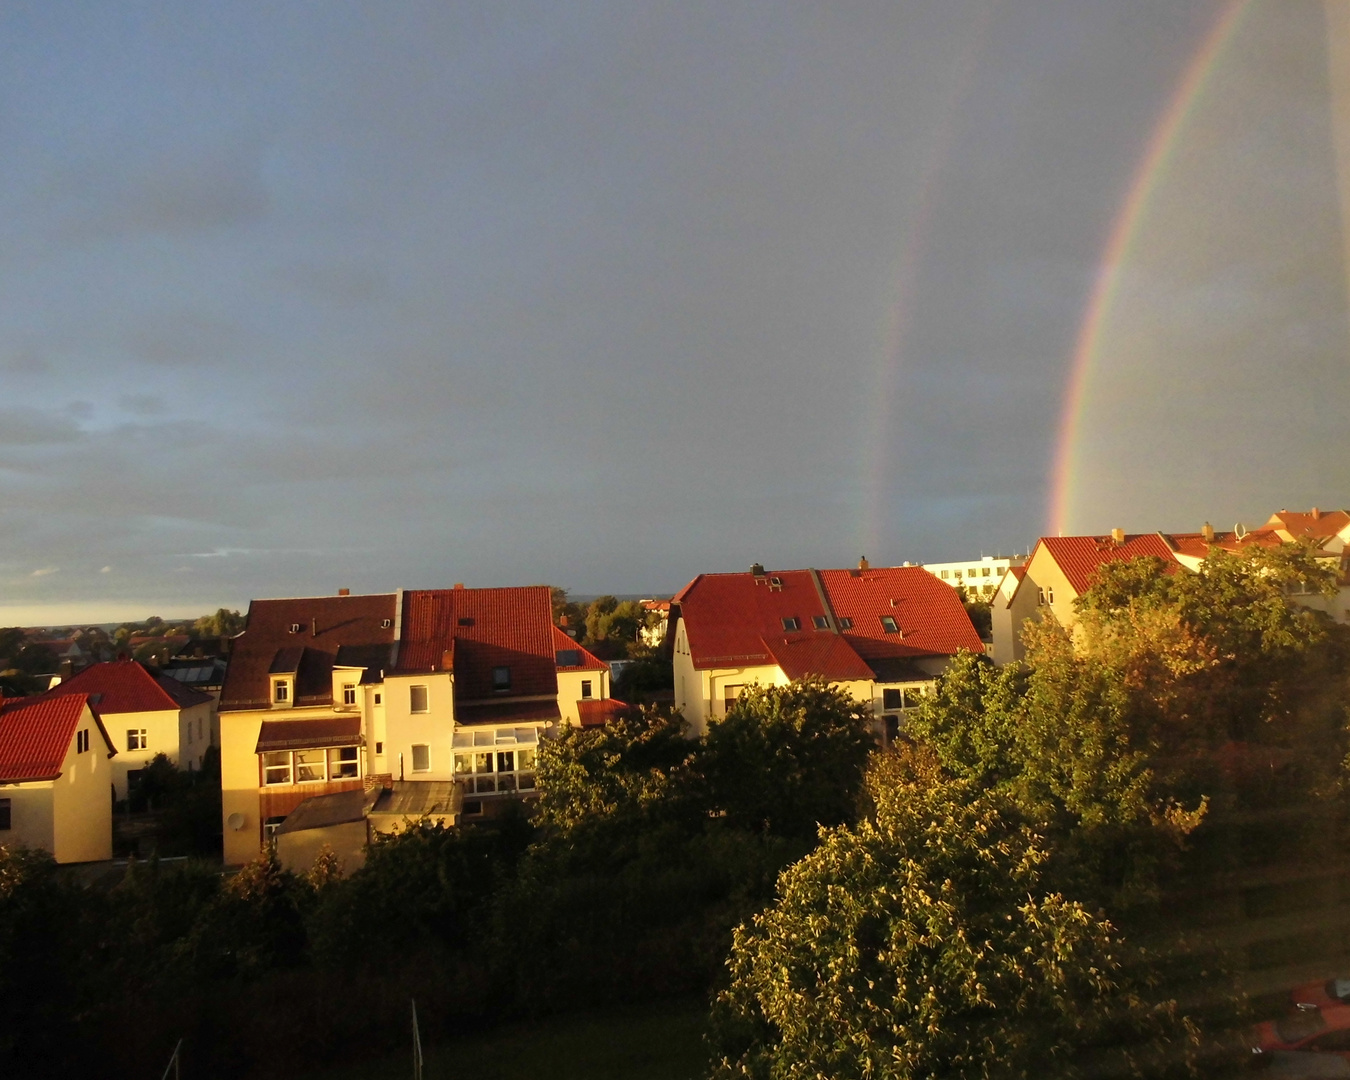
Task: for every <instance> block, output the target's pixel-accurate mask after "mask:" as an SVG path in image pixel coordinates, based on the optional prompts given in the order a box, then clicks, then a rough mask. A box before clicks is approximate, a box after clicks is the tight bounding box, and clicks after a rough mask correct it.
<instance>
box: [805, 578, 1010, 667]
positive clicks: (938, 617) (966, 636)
mask: <svg viewBox="0 0 1350 1080" xmlns="http://www.w3.org/2000/svg"><path fill="white" fill-rule="evenodd" d="M820 577H821V580H822V581H823V582H824V584H825V592H826V594H827V595H828V596H829V600H830V605H831V607H833V608H834V613H835V615H836V616H838V617H839V618H841V619H844V618H848V619H851V620H852V621H853V626H852V628H851V629H848V630H845V631H844V637H845V638H846V639H847V640H848V641H849V642H850V644H852V645H853V647H854V648H855V649H857V650H858V653H859V655H861V656H862V657H864V658H865V659H871V658H873V657H877V658H880V657H905V656H925V655H926V656H934V655H936V656H955V655H956V653H958V652H959V651H960V650H962V649H966V650H967V651H969V652H973V653H979V652H983V651H984V644H983V643H982V642H981V641H980V635H979V633H978V632H977V631H976V629H975V627H974V626H973V625H972V623H971V621H970V616H969V615H967V614H966V609H965V605H963V604H962V603H961V596H960V594H959V593H958V592H957V591H956V590H955V589H954V588H952V587H951V586H950V585H948V584H947V583H946V582H945V581H942V580H940V579H938V578H936V577H934V576H933V575H932V574H930V573H929V572H928V571H927V570H925V569H924V568H923V567H921V566H889V567H869V568H868V569H866V570H861V569H858V570H822V571H821V572H820ZM883 617H889V618H891V619H894V620H895V624H896V626H897V627H898V632H895V633H892V632H889V631H888V630H887V628H886V625H885V624H884V623H883V622H882V619H883Z"/></svg>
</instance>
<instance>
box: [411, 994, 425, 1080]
mask: <svg viewBox="0 0 1350 1080" xmlns="http://www.w3.org/2000/svg"><path fill="white" fill-rule="evenodd" d="M409 1000H410V1001H411V1002H412V1021H413V1080H422V1033H421V1032H420V1031H418V1030H417V999H416V998H409Z"/></svg>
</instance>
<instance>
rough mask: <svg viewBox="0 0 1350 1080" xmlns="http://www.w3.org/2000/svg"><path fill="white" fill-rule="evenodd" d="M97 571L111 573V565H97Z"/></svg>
mask: <svg viewBox="0 0 1350 1080" xmlns="http://www.w3.org/2000/svg"><path fill="white" fill-rule="evenodd" d="M98 572H99V573H100V574H111V573H112V567H111V566H101V567H99V571H98Z"/></svg>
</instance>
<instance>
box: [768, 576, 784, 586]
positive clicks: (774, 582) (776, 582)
mask: <svg viewBox="0 0 1350 1080" xmlns="http://www.w3.org/2000/svg"><path fill="white" fill-rule="evenodd" d="M782 587H783V579H782V578H780V577H778V576H777V575H774V576H773V577H771V578H769V588H770V589H781V588H782Z"/></svg>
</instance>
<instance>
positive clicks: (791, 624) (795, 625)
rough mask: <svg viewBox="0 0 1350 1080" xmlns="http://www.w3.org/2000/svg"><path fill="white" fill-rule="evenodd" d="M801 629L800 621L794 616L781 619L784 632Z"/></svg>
mask: <svg viewBox="0 0 1350 1080" xmlns="http://www.w3.org/2000/svg"><path fill="white" fill-rule="evenodd" d="M801 628H802V621H801V619H799V618H797V616H796V615H788V616H787V617H785V618H784V619H783V629H784V630H800V629H801Z"/></svg>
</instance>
